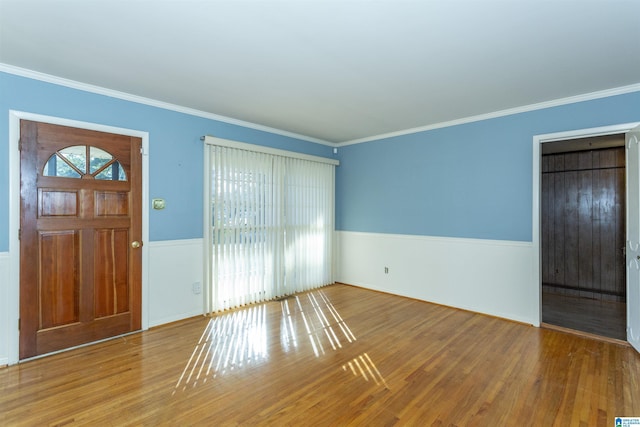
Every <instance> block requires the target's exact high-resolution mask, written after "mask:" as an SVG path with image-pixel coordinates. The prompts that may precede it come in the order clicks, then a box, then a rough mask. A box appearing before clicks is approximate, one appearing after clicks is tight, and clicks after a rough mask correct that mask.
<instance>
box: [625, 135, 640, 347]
mask: <svg viewBox="0 0 640 427" xmlns="http://www.w3.org/2000/svg"><path fill="white" fill-rule="evenodd" d="M626 142H627V144H626V146H627V171H628V173H627V188H628V192H627V248H626V249H627V260H626V264H627V341H629V343H630V344H631V345H632V346H634V347H635V349H636V350H638V351H640V149H639V147H638V144H639V143H640V127H637V128H635V129H633V130H632V131H631V132H628V133H627V135H626Z"/></svg>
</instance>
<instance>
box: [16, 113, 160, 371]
mask: <svg viewBox="0 0 640 427" xmlns="http://www.w3.org/2000/svg"><path fill="white" fill-rule="evenodd" d="M22 119H24V120H31V121H36V122H44V123H51V124H55V125H61V126H70V127H75V128H81V129H88V130H95V131H100V132H109V133H117V134H120V135H127V136H133V137H138V138H141V139H142V240H143V242H148V241H149V133H148V132H143V131H139V130H133V129H125V128H119V127H114V126H106V125H101V124H97V123H89V122H81V121H77V120H69V119H64V118H60V117H53V116H44V115H40V114H33V113H28V112H23V111H14V110H10V111H9V287H8V290H7V298H8V304H7V307H8V313H7V318H8V325H7V329H8V331H7V332H8V337H7V338H8V343H7V348H8V364H9V365H13V364H15V363H18V361H19V349H20V336H19V331H18V319H19V318H20V241H19V239H18V229H19V228H20V151H19V150H18V144H19V141H20V120H22ZM148 257H149V254H148V245H144V246H142V307H141V308H142V329H143V330H145V329H147V328H148V327H149V310H148V304H149V286H148V277H149V275H148V266H149V262H148Z"/></svg>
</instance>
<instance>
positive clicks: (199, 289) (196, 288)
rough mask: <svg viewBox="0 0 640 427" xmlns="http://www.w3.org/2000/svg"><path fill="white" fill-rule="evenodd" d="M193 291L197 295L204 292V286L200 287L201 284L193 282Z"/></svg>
mask: <svg viewBox="0 0 640 427" xmlns="http://www.w3.org/2000/svg"><path fill="white" fill-rule="evenodd" d="M191 289H192V290H193V293H194V294H196V295H198V294H199V293H200V292H202V286H200V282H193V285H191Z"/></svg>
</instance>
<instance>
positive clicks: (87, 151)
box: [42, 145, 127, 181]
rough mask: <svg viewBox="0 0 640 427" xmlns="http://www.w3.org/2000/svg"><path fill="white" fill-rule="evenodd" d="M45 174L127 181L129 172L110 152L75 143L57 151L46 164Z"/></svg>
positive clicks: (43, 172) (43, 173)
mask: <svg viewBox="0 0 640 427" xmlns="http://www.w3.org/2000/svg"><path fill="white" fill-rule="evenodd" d="M42 175H43V176H57V177H62V178H85V179H91V178H93V179H98V180H108V181H126V180H127V174H126V172H125V170H124V168H123V167H122V165H121V164H120V162H119V161H118V160H117V159H115V158H114V157H113V156H112V155H111V154H110V153H108V152H106V151H105V150H103V149H101V148H97V147H92V146H89V145H73V146H70V147H66V148H63V149H62V150H58V151H56V152H55V153H54V154H53V155H52V156H51V157H49V160H47V162H46V163H45V165H44V169H43V171H42Z"/></svg>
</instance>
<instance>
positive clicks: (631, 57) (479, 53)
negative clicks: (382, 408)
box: [0, 0, 640, 143]
mask: <svg viewBox="0 0 640 427" xmlns="http://www.w3.org/2000/svg"><path fill="white" fill-rule="evenodd" d="M0 62H1V63H4V64H8V65H10V66H15V67H20V68H25V69H28V70H33V71H38V72H42V73H46V74H50V75H54V76H58V77H63V78H66V79H71V80H74V81H77V82H82V83H87V84H91V85H97V86H100V87H104V88H108V89H113V90H117V91H121V92H126V93H129V94H133V95H138V96H142V97H146V98H151V99H154V100H158V101H163V102H167V103H171V104H176V105H179V106H183V107H188V108H192V109H196V110H201V111H203V112H207V113H213V114H217V115H222V116H226V117H230V118H234V119H239V120H243V121H247V122H251V123H255V124H259V125H264V126H268V127H272V128H275V129H280V130H284V131H287V132H292V133H296V134H300V135H304V136H307V137H309V138H310V139H311V140H313V139H318V140H322V141H326V142H330V143H339V142H345V141H353V140H357V139H362V138H367V137H371V136H375V135H381V134H386V133H390V132H396V131H402V130H405V129H411V128H415V127H422V126H428V125H432V124H435V123H441V122H447V121H451V120H456V119H461V118H465V117H470V116H476V115H481V114H486V113H491V112H495V111H500V110H505V109H510V108H515V107H520V106H524V105H529V104H535V103H540V102H545V101H551V100H556V99H560V98H565V97H571V96H575V95H580V94H586V93H591V92H596V91H602V90H607V89H612V88H620V87H624V86H628V85H635V84H638V83H640V1H639V0H626V1H625V0H575V1H570V0H512V1H508V0H503V1H497V0H475V1H474V0H446V1H445V0H441V1H436V0H423V1H402V0H378V1H375V0H369V1H365V0H359V1H355V0H340V1H330V0H325V1H320V0H290V1H274V0H262V1H258V0H256V1H247V0H231V1H222V0H208V1H205V0H200V1H198V0H181V1H179V0H174V1H162V0H155V1H143V0H128V1H125V0H121V1H119V0H110V1H107V0H0Z"/></svg>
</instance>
